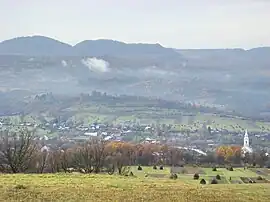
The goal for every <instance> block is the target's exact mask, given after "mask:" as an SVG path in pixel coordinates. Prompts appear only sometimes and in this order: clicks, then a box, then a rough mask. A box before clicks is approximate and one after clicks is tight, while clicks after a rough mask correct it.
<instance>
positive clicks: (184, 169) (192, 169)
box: [171, 167, 205, 174]
mask: <svg viewBox="0 0 270 202" xmlns="http://www.w3.org/2000/svg"><path fill="white" fill-rule="evenodd" d="M171 173H177V174H195V173H198V174H205V172H204V171H203V170H202V169H201V168H196V167H172V168H171Z"/></svg>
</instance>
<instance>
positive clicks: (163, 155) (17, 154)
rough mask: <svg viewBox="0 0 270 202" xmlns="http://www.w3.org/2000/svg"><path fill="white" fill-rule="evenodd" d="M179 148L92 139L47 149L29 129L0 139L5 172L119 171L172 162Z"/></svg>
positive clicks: (0, 162) (1, 164) (1, 168)
mask: <svg viewBox="0 0 270 202" xmlns="http://www.w3.org/2000/svg"><path fill="white" fill-rule="evenodd" d="M181 154H182V153H181V150H180V149H177V148H172V147H168V146H166V145H152V144H130V143H126V142H106V141H104V140H101V139H97V138H96V139H92V140H89V141H87V142H85V143H77V144H75V145H74V146H73V147H71V148H68V149H65V150H63V149H60V148H59V149H58V148H57V149H48V148H47V147H45V146H42V144H41V143H40V142H38V141H35V140H34V134H33V133H31V132H29V131H20V132H19V133H13V134H10V133H6V134H4V135H2V137H1V142H0V171H1V172H6V173H44V172H48V173H55V172H68V171H69V170H71V169H74V170H78V171H82V172H85V173H99V172H111V171H112V169H113V170H114V171H117V172H118V173H119V174H121V173H122V171H123V170H124V168H125V167H126V166H130V165H139V164H140V165H153V164H156V165H158V164H160V165H175V164H177V162H178V161H179V159H181Z"/></svg>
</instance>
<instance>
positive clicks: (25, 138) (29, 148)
mask: <svg viewBox="0 0 270 202" xmlns="http://www.w3.org/2000/svg"><path fill="white" fill-rule="evenodd" d="M35 151H36V144H35V143H34V141H33V133H32V132H30V131H28V130H26V129H22V130H21V131H20V132H17V133H13V134H11V133H10V132H9V131H6V133H5V134H4V135H2V136H1V141H0V159H1V162H2V167H3V166H5V167H7V168H8V169H9V170H11V172H13V173H19V172H25V171H27V170H28V169H29V168H30V166H31V163H32V161H33V158H32V157H33V156H34V153H35Z"/></svg>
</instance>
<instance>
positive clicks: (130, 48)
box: [74, 39, 179, 57]
mask: <svg viewBox="0 0 270 202" xmlns="http://www.w3.org/2000/svg"><path fill="white" fill-rule="evenodd" d="M74 48H75V50H76V52H77V53H79V54H80V55H92V56H104V55H110V56H122V57H125V56H143V55H147V56H151V55H153V56H154V55H167V56H169V55H174V56H179V54H177V53H176V52H175V51H174V50H173V49H170V48H164V47H162V46H161V45H160V44H142V43H138V44H126V43H123V42H119V41H113V40H106V39H101V40H86V41H82V42H80V43H78V44H77V45H75V46H74Z"/></svg>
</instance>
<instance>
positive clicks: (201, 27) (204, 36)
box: [0, 0, 270, 49]
mask: <svg viewBox="0 0 270 202" xmlns="http://www.w3.org/2000/svg"><path fill="white" fill-rule="evenodd" d="M0 25H1V31H0V41H3V40H6V39H10V38H14V37H20V36H31V35H43V36H48V37H51V38H54V39H57V40H60V41H63V42H66V43H69V44H72V45H75V44H76V43H78V42H80V41H82V40H89V39H114V40H118V41H123V42H127V43H160V44H161V45H163V46H166V47H174V48H245V49H249V48H253V47H259V46H270V0H76V1H75V0H0Z"/></svg>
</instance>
